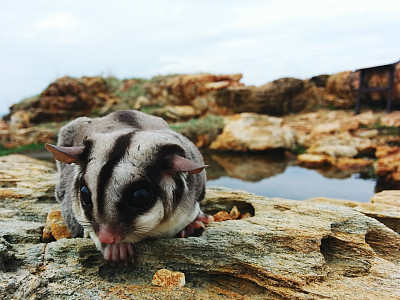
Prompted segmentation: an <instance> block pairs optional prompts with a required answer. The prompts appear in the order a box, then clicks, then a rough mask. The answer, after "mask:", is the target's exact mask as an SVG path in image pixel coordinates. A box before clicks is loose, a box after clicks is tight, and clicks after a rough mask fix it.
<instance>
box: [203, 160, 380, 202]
mask: <svg viewBox="0 0 400 300" xmlns="http://www.w3.org/2000/svg"><path fill="white" fill-rule="evenodd" d="M204 157H205V160H206V163H208V164H210V167H209V168H208V169H207V173H208V177H209V179H208V183H207V186H208V187H213V186H225V187H228V188H231V189H239V190H245V191H248V192H252V193H255V194H258V195H264V196H268V197H279V198H287V199H294V200H304V199H308V198H312V197H329V198H337V199H347V200H356V201H360V202H368V201H369V199H370V198H371V197H372V196H373V195H374V193H375V189H376V180H374V179H372V178H365V177H368V176H366V174H367V173H368V170H363V172H362V173H361V174H360V172H359V170H358V171H355V170H354V171H351V170H349V171H341V170H335V169H333V168H325V169H318V170H317V169H306V168H302V167H299V166H297V165H296V163H295V159H294V158H293V157H287V156H285V155H243V154H242V155H232V154H229V155H228V154H219V153H214V154H204Z"/></svg>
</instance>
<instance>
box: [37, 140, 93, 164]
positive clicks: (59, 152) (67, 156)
mask: <svg viewBox="0 0 400 300" xmlns="http://www.w3.org/2000/svg"><path fill="white" fill-rule="evenodd" d="M44 146H45V147H46V149H47V150H48V151H49V152H50V153H51V154H52V155H53V157H54V159H56V160H58V161H61V162H65V163H67V164H72V163H79V162H80V155H81V154H82V153H83V150H84V149H85V147H62V146H54V145H51V144H46V145H44Z"/></svg>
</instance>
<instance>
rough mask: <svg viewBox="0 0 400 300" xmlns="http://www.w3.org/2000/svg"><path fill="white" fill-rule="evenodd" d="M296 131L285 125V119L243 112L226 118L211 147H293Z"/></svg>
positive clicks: (262, 148)
mask: <svg viewBox="0 0 400 300" xmlns="http://www.w3.org/2000/svg"><path fill="white" fill-rule="evenodd" d="M294 143H295V132H294V131H293V130H291V129H290V128H288V127H285V126H283V119H281V118H277V117H270V116H267V115H258V114H254V113H242V114H238V115H233V116H230V117H227V118H226V119H225V127H224V129H223V131H222V134H220V135H219V136H218V137H217V139H216V140H215V141H214V142H213V143H212V144H211V145H210V148H211V149H217V150H234V151H242V152H246V151H266V150H271V149H279V148H286V149H287V148H292V147H293V146H294Z"/></svg>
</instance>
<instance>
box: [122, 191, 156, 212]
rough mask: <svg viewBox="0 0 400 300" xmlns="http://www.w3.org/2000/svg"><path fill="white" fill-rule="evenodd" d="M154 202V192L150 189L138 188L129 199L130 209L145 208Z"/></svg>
mask: <svg viewBox="0 0 400 300" xmlns="http://www.w3.org/2000/svg"><path fill="white" fill-rule="evenodd" d="M152 201H153V192H152V191H151V190H150V189H148V188H138V189H136V190H134V191H133V192H132V194H131V195H130V198H129V199H128V203H127V204H128V208H145V207H146V206H148V205H150V204H151V202H152Z"/></svg>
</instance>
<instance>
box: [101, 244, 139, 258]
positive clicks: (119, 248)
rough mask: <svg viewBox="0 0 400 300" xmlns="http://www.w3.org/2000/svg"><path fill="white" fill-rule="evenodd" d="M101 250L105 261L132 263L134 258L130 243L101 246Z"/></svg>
mask: <svg viewBox="0 0 400 300" xmlns="http://www.w3.org/2000/svg"><path fill="white" fill-rule="evenodd" d="M101 250H102V251H101V252H102V253H103V257H104V259H105V260H108V261H112V262H116V263H129V262H133V261H134V258H135V247H134V244H132V243H118V244H102V249H101Z"/></svg>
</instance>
